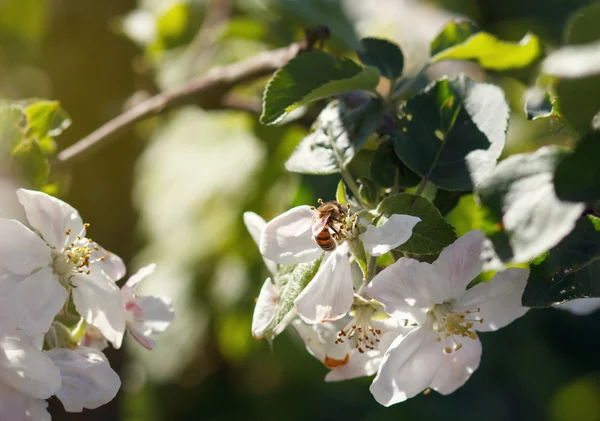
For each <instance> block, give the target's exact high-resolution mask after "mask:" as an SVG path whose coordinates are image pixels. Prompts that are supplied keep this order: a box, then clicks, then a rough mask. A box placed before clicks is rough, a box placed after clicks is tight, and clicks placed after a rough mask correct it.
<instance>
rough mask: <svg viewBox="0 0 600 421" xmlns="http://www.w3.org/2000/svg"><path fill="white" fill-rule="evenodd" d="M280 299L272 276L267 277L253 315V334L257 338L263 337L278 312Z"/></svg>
mask: <svg viewBox="0 0 600 421" xmlns="http://www.w3.org/2000/svg"><path fill="white" fill-rule="evenodd" d="M278 301H279V292H278V291H277V288H276V287H275V285H273V282H271V278H267V280H266V281H265V283H264V284H263V286H262V288H261V289H260V293H259V294H258V299H257V300H256V306H255V307H254V315H253V316H252V336H253V337H254V338H255V339H263V337H264V333H265V329H266V328H267V326H269V324H270V323H271V321H272V320H273V318H274V317H275V314H276V312H277V305H278Z"/></svg>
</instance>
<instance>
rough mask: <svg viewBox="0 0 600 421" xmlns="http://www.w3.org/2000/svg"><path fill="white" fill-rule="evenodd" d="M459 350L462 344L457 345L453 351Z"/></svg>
mask: <svg viewBox="0 0 600 421" xmlns="http://www.w3.org/2000/svg"><path fill="white" fill-rule="evenodd" d="M461 348H462V344H457V345H456V346H455V347H454V350H455V351H458V350H459V349H461Z"/></svg>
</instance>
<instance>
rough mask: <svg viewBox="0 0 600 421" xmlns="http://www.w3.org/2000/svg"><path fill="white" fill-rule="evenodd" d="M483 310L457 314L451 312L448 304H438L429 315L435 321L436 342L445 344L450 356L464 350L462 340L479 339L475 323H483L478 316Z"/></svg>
mask: <svg viewBox="0 0 600 421" xmlns="http://www.w3.org/2000/svg"><path fill="white" fill-rule="evenodd" d="M480 311H481V310H480V309H479V308H477V309H475V310H466V311H465V312H464V313H455V312H452V311H451V310H450V306H449V305H448V303H443V304H436V305H435V306H434V307H433V309H431V310H430V311H429V313H428V315H429V317H431V319H432V321H433V330H435V331H436V332H437V334H438V337H437V338H436V341H438V342H442V341H443V342H444V352H445V353H446V354H450V353H451V352H452V351H458V350H459V349H461V348H462V339H463V338H469V339H477V334H476V333H475V331H474V330H473V325H474V324H475V323H483V319H482V318H481V317H478V316H477V313H479V312H480Z"/></svg>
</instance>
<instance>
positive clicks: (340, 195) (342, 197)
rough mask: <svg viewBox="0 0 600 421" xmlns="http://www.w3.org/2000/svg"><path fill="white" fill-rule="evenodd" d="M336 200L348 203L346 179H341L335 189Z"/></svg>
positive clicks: (343, 203)
mask: <svg viewBox="0 0 600 421" xmlns="http://www.w3.org/2000/svg"><path fill="white" fill-rule="evenodd" d="M335 200H337V201H338V202H340V203H341V204H342V205H345V204H346V203H348V195H347V194H346V185H345V184H344V180H340V181H339V183H338V186H337V189H336V190H335Z"/></svg>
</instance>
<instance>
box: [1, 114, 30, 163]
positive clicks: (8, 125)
mask: <svg viewBox="0 0 600 421" xmlns="http://www.w3.org/2000/svg"><path fill="white" fill-rule="evenodd" d="M24 123H25V112H24V110H23V108H22V107H20V106H18V105H10V106H7V107H2V108H0V151H1V152H0V160H1V159H2V155H3V154H6V155H7V156H8V155H11V154H12V153H13V151H14V150H15V148H17V147H18V145H19V144H20V143H21V141H22V140H23V137H24V134H23V129H22V128H23V126H24Z"/></svg>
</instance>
